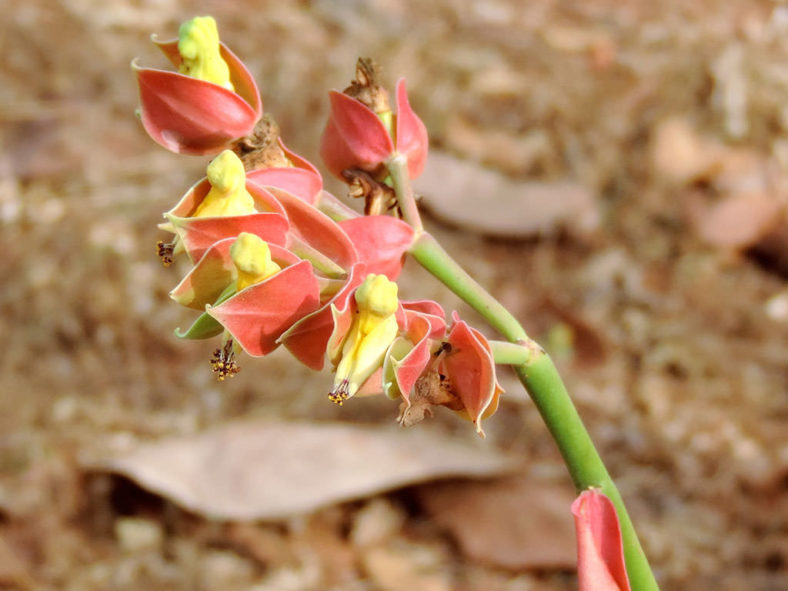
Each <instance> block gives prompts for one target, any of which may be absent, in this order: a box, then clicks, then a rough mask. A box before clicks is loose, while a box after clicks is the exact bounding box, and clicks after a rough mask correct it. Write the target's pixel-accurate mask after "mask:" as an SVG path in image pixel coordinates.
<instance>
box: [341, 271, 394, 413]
mask: <svg viewBox="0 0 788 591" xmlns="http://www.w3.org/2000/svg"><path fill="white" fill-rule="evenodd" d="M355 299H356V305H357V307H358V312H357V313H356V317H355V318H354V319H353V324H352V325H351V327H350V330H349V331H348V333H347V335H346V336H345V341H344V344H343V345H342V357H341V359H340V361H339V364H338V365H337V371H336V377H335V379H334V389H333V390H332V391H331V393H330V394H329V398H330V399H331V400H333V401H334V402H337V403H339V404H341V403H342V402H343V401H344V400H347V399H348V398H350V397H351V396H353V395H354V394H355V393H356V392H358V390H359V388H360V387H361V385H362V384H363V383H364V382H365V381H366V380H367V379H368V378H369V377H370V376H371V375H372V374H373V373H375V371H376V370H377V369H378V368H379V367H381V365H382V363H383V357H384V356H385V354H386V350H387V349H388V348H389V346H390V345H391V343H392V342H393V341H394V339H395V338H396V336H397V332H398V331H399V327H398V326H397V319H396V312H397V307H398V305H399V300H398V299H397V284H396V283H394V282H393V281H389V279H388V278H387V277H386V276H385V275H375V274H370V275H367V278H366V279H365V280H364V282H363V283H362V284H361V285H360V286H359V287H358V289H357V290H356V293H355Z"/></svg>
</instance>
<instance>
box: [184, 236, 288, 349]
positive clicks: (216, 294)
mask: <svg viewBox="0 0 788 591" xmlns="http://www.w3.org/2000/svg"><path fill="white" fill-rule="evenodd" d="M252 237H253V239H255V240H257V241H260V242H263V241H262V240H261V239H260V238H259V237H258V236H256V235H254V234H247V233H242V234H240V235H239V236H237V237H235V236H233V237H231V238H225V239H223V240H219V241H218V242H216V243H214V244H212V245H211V247H210V248H208V249H207V250H206V251H205V254H204V255H203V256H202V258H201V259H200V260H199V261H198V262H197V263H196V264H195V265H194V267H192V269H191V270H190V271H189V273H187V274H186V276H185V277H184V278H183V279H182V280H181V282H180V283H179V284H178V285H177V286H176V287H175V288H174V289H173V290H172V291H171V292H170V297H171V298H172V299H173V300H175V301H176V302H178V303H179V304H181V305H182V306H186V307H187V308H192V309H194V310H199V311H200V312H203V314H202V315H200V316H199V317H198V318H197V319H196V320H195V321H194V323H193V324H192V325H191V327H189V328H188V329H186V330H183V331H182V330H180V329H178V330H176V331H175V334H176V336H178V337H179V338H185V339H205V338H210V337H212V336H216V335H218V334H221V332H222V331H223V330H224V329H223V327H222V325H221V324H219V322H217V321H216V319H214V318H213V317H212V316H211V315H210V314H208V313H207V312H204V310H205V309H206V307H207V306H212V305H219V304H220V303H221V302H224V301H225V300H227V299H228V298H230V297H233V296H234V295H235V294H236V293H238V292H239V291H240V290H242V289H244V288H245V287H248V286H249V285H251V284H253V283H257V282H259V281H262V280H263V279H265V278H267V277H270V276H272V275H274V274H275V273H277V272H279V271H280V270H281V269H282V268H287V267H290V266H292V265H295V264H296V263H298V262H300V260H301V259H299V258H298V257H297V256H296V255H294V254H293V253H291V252H290V251H288V250H285V249H284V248H282V247H281V246H276V245H275V244H268V243H265V246H264V247H260V246H258V249H259V253H258V255H257V256H256V257H255V259H256V261H253V265H254V264H256V265H257V266H258V267H260V268H258V269H257V272H256V273H244V272H243V269H242V268H239V264H241V265H243V259H242V258H240V259H239V260H238V261H235V260H234V259H233V256H232V254H233V250H232V249H233V247H234V246H235V249H236V258H239V257H238V253H237V250H238V248H239V246H238V245H239V244H240V245H244V244H248V243H249V240H250V238H252ZM242 238H243V240H241V239H242ZM248 257H249V255H247V258H248ZM246 266H247V268H248V267H249V265H248V264H247V265H246ZM252 270H253V271H254V270H255V269H254V268H252Z"/></svg>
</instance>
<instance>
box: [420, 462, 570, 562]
mask: <svg viewBox="0 0 788 591" xmlns="http://www.w3.org/2000/svg"><path fill="white" fill-rule="evenodd" d="M419 497H420V499H421V501H422V503H423V505H424V507H425V509H426V510H427V512H428V513H429V514H430V515H431V516H432V518H433V519H434V520H435V521H436V522H437V523H438V525H440V526H441V527H443V528H445V529H446V530H447V531H448V532H449V533H450V534H451V535H452V536H453V537H454V538H455V539H456V540H457V543H458V544H459V546H460V549H461V550H462V552H463V554H465V555H466V556H467V557H468V558H469V559H471V560H473V561H477V562H481V563H483V564H488V565H491V566H496V567H502V568H509V569H513V570H521V569H555V568H573V567H574V565H575V560H576V559H575V534H574V529H573V526H572V519H571V513H570V511H569V507H570V505H571V504H572V501H573V500H574V495H573V493H572V489H571V487H570V486H567V485H565V484H556V483H553V482H543V481H540V480H536V479H534V478H532V477H529V476H522V477H511V478H506V479H501V480H496V481H494V482H485V483H481V482H446V483H437V484H432V485H429V486H423V487H420V488H419Z"/></svg>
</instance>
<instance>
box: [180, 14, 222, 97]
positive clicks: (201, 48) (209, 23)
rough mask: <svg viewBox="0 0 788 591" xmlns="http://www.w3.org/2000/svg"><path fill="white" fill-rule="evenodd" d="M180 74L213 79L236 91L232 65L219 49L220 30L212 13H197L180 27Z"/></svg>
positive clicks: (211, 80) (215, 82)
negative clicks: (231, 76) (231, 72)
mask: <svg viewBox="0 0 788 591" xmlns="http://www.w3.org/2000/svg"><path fill="white" fill-rule="evenodd" d="M178 53H180V54H181V58H182V60H183V61H182V62H181V66H180V69H179V71H180V73H181V74H186V75H187V76H192V77H193V78H198V79H200V80H205V81H206V82H213V83H214V84H218V85H219V86H223V87H224V88H226V89H228V90H232V91H235V87H234V86H233V83H232V82H230V68H228V67H227V63H226V62H225V61H224V59H222V55H221V53H220V51H219V30H218V29H217V27H216V21H215V20H214V19H213V17H212V16H196V17H194V18H193V19H191V20H188V21H186V22H185V23H183V24H182V25H181V27H180V29H179V30H178Z"/></svg>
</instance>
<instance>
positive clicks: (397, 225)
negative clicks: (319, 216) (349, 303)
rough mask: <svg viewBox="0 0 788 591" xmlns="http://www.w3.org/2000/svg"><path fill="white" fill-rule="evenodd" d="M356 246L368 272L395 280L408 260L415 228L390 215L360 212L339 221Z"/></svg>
mask: <svg viewBox="0 0 788 591" xmlns="http://www.w3.org/2000/svg"><path fill="white" fill-rule="evenodd" d="M339 225H340V226H341V227H342V229H343V230H344V231H345V233H346V234H347V235H348V237H350V240H351V241H352V242H353V245H354V246H355V247H356V252H357V253H358V256H359V260H361V261H363V262H364V263H365V264H366V265H367V273H375V274H381V273H382V274H384V275H386V277H388V278H389V279H390V280H391V281H394V280H396V278H397V277H398V276H399V274H400V271H402V265H403V263H404V262H405V253H406V252H407V250H408V249H409V248H410V246H411V244H413V236H414V230H413V228H412V227H411V226H410V225H409V224H407V223H405V222H403V221H402V220H399V219H397V218H393V217H390V216H382V215H370V216H360V217H357V218H352V219H349V220H343V221H341V222H339Z"/></svg>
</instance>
